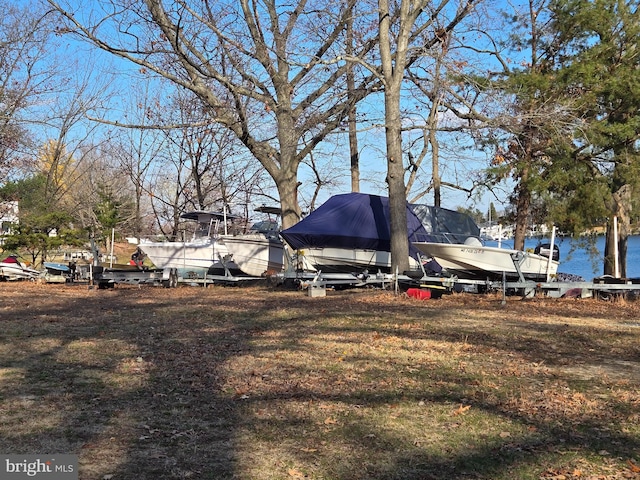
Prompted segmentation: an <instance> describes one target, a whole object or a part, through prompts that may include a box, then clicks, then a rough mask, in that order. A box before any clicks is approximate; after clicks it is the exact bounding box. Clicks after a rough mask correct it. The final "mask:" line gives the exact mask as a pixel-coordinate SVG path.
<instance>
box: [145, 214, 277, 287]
mask: <svg viewBox="0 0 640 480" xmlns="http://www.w3.org/2000/svg"><path fill="white" fill-rule="evenodd" d="M181 218H184V219H187V220H194V221H196V222H197V223H198V227H197V229H196V231H195V232H194V235H193V238H192V239H191V240H189V241H163V242H153V241H148V240H141V241H140V243H139V245H138V247H139V248H140V249H141V250H142V251H143V252H144V253H145V254H146V255H147V257H148V258H149V260H151V262H153V264H154V265H155V266H156V267H157V268H177V269H178V270H180V271H181V272H182V274H183V276H185V275H186V276H193V275H197V276H202V275H205V274H206V273H210V274H221V275H224V274H225V272H226V271H229V272H230V273H231V274H232V275H248V276H260V275H262V274H264V273H265V272H266V271H268V270H278V271H279V270H281V269H282V264H283V250H282V243H281V242H279V240H278V239H277V237H275V236H274V237H272V238H267V236H265V235H264V234H262V233H260V232H255V233H250V234H245V235H230V234H229V233H228V231H227V230H226V222H227V221H229V220H232V219H233V218H238V217H233V216H231V215H227V214H224V213H219V212H205V211H194V212H187V213H184V214H182V215H181Z"/></svg>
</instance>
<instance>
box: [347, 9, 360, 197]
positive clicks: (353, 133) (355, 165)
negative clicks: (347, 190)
mask: <svg viewBox="0 0 640 480" xmlns="http://www.w3.org/2000/svg"><path fill="white" fill-rule="evenodd" d="M346 40H347V48H346V52H347V56H349V57H351V56H352V55H353V17H352V16H349V19H348V20H347V39H346ZM346 77H347V96H348V97H349V105H350V108H349V114H348V116H347V121H348V124H349V157H350V159H351V191H352V192H359V191H360V155H359V153H358V128H357V120H356V105H355V101H354V98H353V97H354V91H355V89H356V83H355V79H354V78H353V65H352V64H350V66H349V69H348V70H347V75H346Z"/></svg>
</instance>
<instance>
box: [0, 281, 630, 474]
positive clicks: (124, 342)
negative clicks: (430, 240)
mask: <svg viewBox="0 0 640 480" xmlns="http://www.w3.org/2000/svg"><path fill="white" fill-rule="evenodd" d="M0 453H5V454H8V453H19V454H45V453H58V454H62V453H71V454H77V455H78V456H79V459H80V473H79V477H80V479H87V480H88V479H97V480H103V479H104V480H108V479H113V480H119V479H135V480H146V479H178V478H184V479H186V478H191V479H231V478H234V479H256V480H271V479H285V480H295V479H302V478H308V479H318V480H319V479H326V480H360V479H362V480H364V479H376V480H382V479H385V480H386V479H389V480H390V479H397V480H418V479H441V480H445V479H447V480H448V479H469V478H471V479H497V480H501V479H504V480H507V479H509V480H512V479H523V480H524V479H556V480H561V479H628V478H632V479H633V478H640V302H635V301H629V300H627V301H621V300H616V301H609V302H607V301H602V300H593V299H583V300H575V299H570V300H569V299H567V300H564V299H563V300H554V299H545V298H536V299H531V300H522V299H520V298H516V297H514V298H509V299H508V301H507V304H506V305H502V302H501V298H499V297H497V296H493V295H471V294H458V295H450V296H445V297H443V298H442V299H439V300H427V301H419V300H415V299H411V298H407V297H405V296H394V295H393V294H391V293H389V292H383V291H378V290H358V291H342V292H328V294H327V296H326V297H321V298H310V297H307V296H306V295H304V293H302V292H297V291H285V290H277V289H269V288H266V287H264V288H263V287H250V288H229V287H218V286H216V287H210V288H200V287H180V288H177V289H162V288H153V287H145V288H140V289H139V288H136V287H126V286H121V287H117V288H115V289H113V290H91V289H88V288H87V286H79V285H75V286H74V285H66V286H65V285H40V284H35V283H26V282H23V283H2V284H0Z"/></svg>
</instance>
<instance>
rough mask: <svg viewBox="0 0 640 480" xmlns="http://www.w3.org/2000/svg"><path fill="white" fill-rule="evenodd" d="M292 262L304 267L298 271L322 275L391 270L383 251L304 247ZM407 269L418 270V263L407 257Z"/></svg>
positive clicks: (388, 253)
mask: <svg viewBox="0 0 640 480" xmlns="http://www.w3.org/2000/svg"><path fill="white" fill-rule="evenodd" d="M294 260H297V261H298V262H300V263H301V264H303V265H304V267H302V268H300V269H305V270H316V271H321V272H324V273H355V272H362V271H365V270H366V271H368V272H370V273H376V272H378V271H381V272H387V273H388V272H390V270H391V253H390V252H387V251H385V250H368V249H358V248H335V247H324V248H316V247H305V248H303V249H300V250H298V251H297V256H296V257H295V259H294ZM409 268H410V269H411V270H418V269H419V268H420V265H419V263H418V261H417V260H416V259H414V258H413V257H409Z"/></svg>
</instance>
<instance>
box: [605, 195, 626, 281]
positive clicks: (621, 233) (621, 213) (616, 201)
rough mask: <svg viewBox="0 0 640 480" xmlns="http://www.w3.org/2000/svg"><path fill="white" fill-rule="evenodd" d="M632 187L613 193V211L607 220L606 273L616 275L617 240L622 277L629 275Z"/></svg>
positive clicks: (619, 267)
mask: <svg viewBox="0 0 640 480" xmlns="http://www.w3.org/2000/svg"><path fill="white" fill-rule="evenodd" d="M630 210H631V187H630V186H629V185H624V186H622V187H621V188H620V189H619V190H618V191H617V192H615V193H614V194H613V195H612V201H611V213H612V216H611V217H610V218H609V220H608V221H607V232H606V238H605V247H604V274H605V275H615V273H616V271H615V258H616V257H615V256H616V242H617V250H618V252H617V254H618V273H619V275H620V277H621V278H626V276H627V241H628V239H629V234H630V232H631V211H630ZM614 217H615V218H617V224H618V225H617V230H618V238H617V239H616V238H615V231H614V228H613V222H614Z"/></svg>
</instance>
